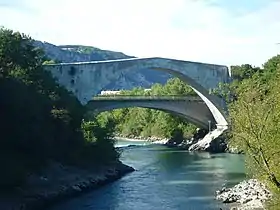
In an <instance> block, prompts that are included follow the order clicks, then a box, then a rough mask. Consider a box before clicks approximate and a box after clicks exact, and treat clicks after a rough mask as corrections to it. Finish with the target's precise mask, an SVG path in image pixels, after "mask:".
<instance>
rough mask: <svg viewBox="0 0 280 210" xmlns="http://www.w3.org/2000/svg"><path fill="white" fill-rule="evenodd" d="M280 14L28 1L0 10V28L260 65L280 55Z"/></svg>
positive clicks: (184, 2) (110, 1)
mask: <svg viewBox="0 0 280 210" xmlns="http://www.w3.org/2000/svg"><path fill="white" fill-rule="evenodd" d="M0 1H1V0H0ZM213 2H215V4H212V3H213ZM279 10H280V2H279V1H270V2H268V3H267V4H266V6H265V7H263V8H261V9H259V10H255V11H254V12H250V13H248V14H245V15H242V16H234V15H233V14H232V13H231V12H230V11H228V10H226V9H225V8H223V7H219V6H218V4H217V0H212V1H211V2H210V3H209V1H206V0H205V1H194V0H152V1H151V0H133V1H131V0H130V1H129V0H118V1H116V0H102V1H97V0H79V1H74V0H59V1H58V0H48V1H43V0H25V6H24V7H22V9H21V10H19V9H18V7H17V8H15V7H7V6H5V7H1V4H0V25H4V26H6V27H8V28H12V29H15V30H20V31H22V32H25V33H28V34H30V35H31V36H32V37H34V38H36V39H40V40H44V41H48V42H51V43H54V44H84V45H92V46H96V47H99V48H103V49H109V50H117V51H122V52H124V53H126V54H129V55H135V56H139V57H147V56H161V57H170V58H177V59H183V60H194V61H200V62H209V63H218V64H227V65H231V64H242V63H252V64H255V65H260V64H262V63H263V62H265V61H266V60H267V59H268V58H269V57H271V56H273V55H276V54H277V52H279V51H280V46H279V45H276V44H275V43H277V42H280V38H279V37H280V13H279V12H278V11H279Z"/></svg>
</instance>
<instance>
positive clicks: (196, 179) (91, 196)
mask: <svg viewBox="0 0 280 210" xmlns="http://www.w3.org/2000/svg"><path fill="white" fill-rule="evenodd" d="M132 144H133V145H134V146H128V145H132ZM117 146H118V147H121V150H122V157H121V160H122V161H123V162H124V163H126V164H128V165H130V166H133V167H134V168H135V169H136V171H135V172H133V173H130V174H128V175H126V176H124V177H123V178H121V179H120V180H118V181H116V182H114V183H112V184H109V185H106V186H104V187H102V188H100V189H98V190H96V191H93V192H90V193H88V194H84V195H82V196H80V197H77V198H75V199H72V200H69V201H66V202H63V203H61V204H59V205H57V206H54V207H52V208H51V210H62V209H63V210H204V209H205V210H212V209H213V210H219V209H220V208H222V209H223V210H224V209H229V206H226V205H225V204H222V203H221V202H220V201H216V200H215V199H214V195H215V191H216V190H217V189H219V188H221V187H222V186H223V184H225V185H226V186H232V185H234V184H237V183H238V182H240V181H241V180H243V179H244V178H245V174H244V171H245V169H244V160H243V156H242V155H235V154H209V153H204V152H201V153H190V152H188V151H184V150H176V149H170V148H166V147H165V146H161V145H147V144H146V145H143V142H140V141H134V142H128V141H118V143H117ZM127 146H128V147H127Z"/></svg>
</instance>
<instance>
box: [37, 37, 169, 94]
mask: <svg viewBox="0 0 280 210" xmlns="http://www.w3.org/2000/svg"><path fill="white" fill-rule="evenodd" d="M34 45H35V46H37V47H40V48H42V49H43V50H44V51H45V53H46V55H47V57H48V58H49V59H51V60H54V61H58V62H64V63H71V62H86V61H103V60H116V59H125V58H134V57H133V56H128V55H125V54H123V53H121V52H114V51H109V50H101V49H98V48H95V47H89V46H81V45H63V46H56V45H53V44H50V43H47V42H40V41H35V42H34ZM171 77H172V76H171V75H170V74H168V73H162V72H157V71H154V70H150V69H141V70H138V71H131V72H128V73H126V74H123V75H121V77H120V78H119V79H118V80H117V81H111V82H110V83H109V84H107V85H106V86H105V87H104V88H103V89H104V90H121V89H132V88H133V87H139V86H141V87H144V88H149V87H150V86H151V85H153V84H154V83H160V84H165V83H166V81H167V80H168V79H170V78H171Z"/></svg>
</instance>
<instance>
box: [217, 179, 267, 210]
mask: <svg viewBox="0 0 280 210" xmlns="http://www.w3.org/2000/svg"><path fill="white" fill-rule="evenodd" d="M216 194H217V195H216V199H217V200H221V201H222V202H223V203H236V204H237V205H236V207H233V208H232V209H236V210H238V209H240V210H241V209H242V210H243V209H264V203H265V201H267V200H268V199H270V198H271V197H272V194H271V192H270V191H269V190H268V189H267V188H266V186H265V185H264V184H262V183H260V182H259V181H258V180H256V179H249V180H245V181H242V182H240V183H239V184H237V185H235V186H234V187H232V188H226V187H224V188H222V189H221V190H218V191H217V192H216Z"/></svg>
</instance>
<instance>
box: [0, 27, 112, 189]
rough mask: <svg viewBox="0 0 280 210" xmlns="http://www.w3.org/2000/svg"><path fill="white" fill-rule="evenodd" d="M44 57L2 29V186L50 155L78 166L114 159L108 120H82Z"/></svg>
mask: <svg viewBox="0 0 280 210" xmlns="http://www.w3.org/2000/svg"><path fill="white" fill-rule="evenodd" d="M44 60H45V57H44V54H43V52H42V51H41V50H40V49H37V48H34V47H33V40H32V39H31V38H29V37H27V36H25V35H23V34H20V33H19V32H13V31H12V30H7V29H4V28H1V29H0V116H1V117H0V122H1V138H0V167H1V173H0V189H2V188H9V187H11V186H15V185H18V184H20V183H21V182H23V181H24V178H25V175H26V174H29V173H30V172H32V171H35V170H38V169H40V168H41V167H43V166H44V165H45V164H46V163H47V162H48V160H50V159H52V160H57V161H60V162H64V163H68V164H78V165H80V164H83V163H84V162H90V161H92V162H95V163H96V164H97V163H98V164H105V163H107V162H109V161H114V160H116V158H118V154H117V153H116V151H115V150H114V147H113V142H112V141H111V140H108V139H109V138H110V137H111V133H112V131H111V128H107V127H106V126H112V123H111V124H110V122H109V121H108V122H105V123H103V125H101V124H96V123H95V124H94V126H92V124H91V123H90V122H89V123H88V124H87V123H86V122H82V119H83V117H84V114H85V110H84V108H83V106H82V105H81V104H80V103H79V101H78V100H77V99H76V98H75V97H74V96H73V94H71V93H70V92H68V91H67V90H66V89H64V88H62V87H60V86H59V85H58V84H56V82H55V80H54V79H53V78H52V76H51V74H50V73H49V72H47V71H44V70H43V67H42V64H43V61H44ZM81 124H82V125H83V126H82V127H81ZM83 129H84V130H83ZM88 133H90V134H88ZM84 135H85V136H84ZM107 141H108V142H107ZM84 154H88V155H84ZM89 154H90V155H89ZM101 156H102V158H101ZM87 158H95V159H94V160H93V159H87ZM101 160H102V161H101Z"/></svg>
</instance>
